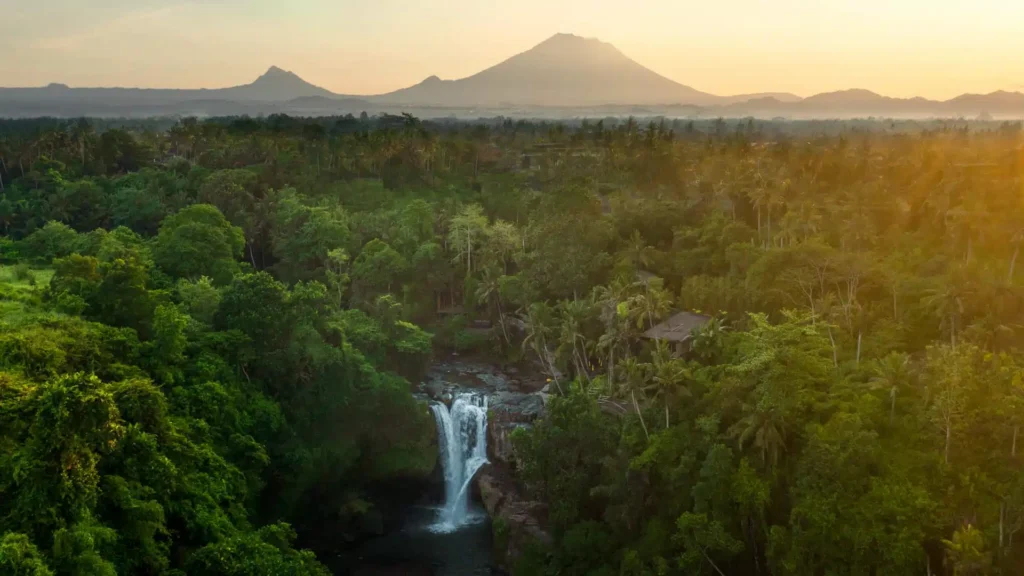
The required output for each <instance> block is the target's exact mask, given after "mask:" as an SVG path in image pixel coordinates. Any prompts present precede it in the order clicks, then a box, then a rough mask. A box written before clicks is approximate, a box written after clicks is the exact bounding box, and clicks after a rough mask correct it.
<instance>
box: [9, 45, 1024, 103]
mask: <svg viewBox="0 0 1024 576" xmlns="http://www.w3.org/2000/svg"><path fill="white" fill-rule="evenodd" d="M200 104H201V105H200ZM314 104H315V106H314V108H313V109H310V108H309V106H311V105H314ZM356 106H363V107H364V108H363V109H364V110H366V109H375V110H402V109H409V108H428V109H436V108H448V109H468V110H470V111H472V110H475V109H490V110H503V109H512V110H515V109H522V108H524V107H525V108H527V109H529V108H533V107H540V108H563V109H570V108H578V109H595V108H596V109H607V108H616V107H618V108H623V107H626V108H628V107H641V108H643V109H644V110H646V109H647V108H659V107H660V108H667V109H669V110H670V111H669V113H671V110H673V109H674V110H679V109H680V107H682V108H686V109H690V108H697V109H700V112H699V115H701V116H710V115H715V114H719V115H730V116H742V115H750V116H779V115H781V116H792V117H852V116H857V115H860V116H865V115H874V116H885V115H893V116H896V115H925V116H927V115H933V116H950V115H952V116H965V115H966V116H975V115H979V116H986V115H988V114H990V113H994V114H1002V115H1015V114H1018V115H1020V116H1024V94H1022V93H1020V92H1010V91H1004V90H998V91H995V92H991V93H989V94H971V93H965V94H961V95H959V96H956V97H954V98H951V99H949V100H945V101H940V100H931V99H927V98H921V97H914V98H892V97H888V96H883V95H881V94H878V93H876V92H873V91H870V90H865V89H861V88H852V89H848V90H837V91H831V92H823V93H820V94H814V95H811V96H808V97H806V98H801V97H800V96H797V95H795V94H789V93H785V92H766V93H755V94H741V95H735V96H718V95H715V94H710V93H708V92H703V91H700V90H697V89H695V88H693V87H690V86H687V85H684V84H681V83H679V82H676V81H674V80H672V79H670V78H667V77H665V76H663V75H661V74H658V73H657V72H655V71H653V70H650V69H648V68H646V67H644V66H642V65H641V64H639V63H637V62H636V61H634V60H632V59H630V58H629V57H628V56H627V55H625V54H624V53H623V52H621V51H620V50H619V49H618V48H616V47H615V46H614V45H612V44H610V43H607V42H603V41H601V40H599V39H597V38H584V37H581V36H576V35H574V34H564V33H560V34H555V35H554V36H551V37H550V38H548V39H546V40H544V41H543V42H541V43H539V44H537V45H535V46H533V47H532V48H530V49H528V50H525V51H523V52H520V53H518V54H515V55H513V56H511V57H509V58H507V59H505V60H503V61H501V62H498V63H497V64H495V65H493V66H490V67H488V68H486V69H484V70H481V71H480V72H477V73H476V74H473V75H471V76H467V77H465V78H459V79H453V80H444V79H441V78H439V77H438V76H436V75H431V76H428V77H427V78H425V79H424V80H422V81H421V82H419V83H417V84H414V85H412V86H408V87H405V88H401V89H399V90H395V91H392V92H388V93H385V94H378V95H367V96H351V95H343V94H337V93H334V92H332V91H330V90H327V89H326V88H323V87H320V86H316V85H314V84H311V83H309V82H307V81H305V80H304V79H302V78H301V77H300V76H298V75H297V74H295V73H294V72H291V71H288V70H285V69H283V68H279V67H278V66H270V67H269V68H268V69H267V71H266V72H264V73H263V74H262V75H260V76H259V77H257V78H256V79H255V80H254V81H252V82H250V83H248V84H243V85H238V86H230V87H225V88H212V89H209V88H201V89H168V88H102V87H69V86H68V85H66V84H61V83H57V82H54V83H51V84H48V85H47V86H43V87H28V88H0V116H3V115H13V116H24V115H26V114H35V115H55V116H76V115H90V114H116V112H117V111H118V110H119V109H123V110H125V111H126V112H130V113H132V114H143V115H145V114H189V113H210V114H213V113H216V114H223V113H225V112H230V111H232V110H235V111H236V112H235V113H256V114H262V113H274V112H279V111H283V112H289V111H291V112H293V113H304V112H310V113H317V114H320V113H325V114H329V113H336V112H338V111H340V110H348V109H351V108H353V107H356ZM654 113H656V112H652V114H654Z"/></svg>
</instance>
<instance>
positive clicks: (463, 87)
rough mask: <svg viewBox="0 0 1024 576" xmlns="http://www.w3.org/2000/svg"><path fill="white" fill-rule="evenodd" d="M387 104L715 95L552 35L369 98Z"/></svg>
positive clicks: (672, 100)
mask: <svg viewBox="0 0 1024 576" xmlns="http://www.w3.org/2000/svg"><path fill="white" fill-rule="evenodd" d="M373 100H374V101H375V102H381V103H389V104H426V105H434V106H482V107H483V106H502V105H532V106H600V105H605V104H636V105H652V104H715V103H719V102H721V99H720V98H719V97H718V96H714V95H712V94H708V93H706V92H700V91H699V90H695V89H693V88H690V87H689V86H684V85H682V84H679V83H677V82H674V81H672V80H669V79H668V78H665V77H664V76H661V75H659V74H657V73H655V72H653V71H651V70H648V69H647V68H644V67H643V66H641V65H640V64H637V63H636V62H634V61H633V60H631V59H629V58H628V57H627V56H626V55H625V54H623V53H622V52H619V50H618V49H617V48H615V47H614V46H612V45H611V44H607V43H605V42H601V41H600V40H596V39H593V38H581V37H579V36H575V35H572V34H556V35H555V36H552V37H551V38H549V39H547V40H545V41H544V42H541V43H540V44H538V45H537V46H534V47H533V48H531V49H530V50H527V51H526V52H523V53H521V54H517V55H516V56H513V57H511V58H509V59H508V60H505V61H504V62H501V63H500V64H498V65H496V66H493V67H491V68H488V69H487V70H484V71H483V72H480V73H478V74H474V75H473V76H470V77H468V78H463V79H461V80H441V79H439V78H437V77H436V76H431V77H430V78H427V79H426V80H424V81H423V82H421V83H419V84H417V85H415V86H412V87H409V88H405V89H403V90H398V91H396V92H392V93H390V94H384V95H382V96H377V97H375V98H373Z"/></svg>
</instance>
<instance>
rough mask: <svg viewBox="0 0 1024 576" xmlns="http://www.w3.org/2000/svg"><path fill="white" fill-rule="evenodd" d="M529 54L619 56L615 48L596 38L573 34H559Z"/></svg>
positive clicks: (534, 48)
mask: <svg viewBox="0 0 1024 576" xmlns="http://www.w3.org/2000/svg"><path fill="white" fill-rule="evenodd" d="M529 52H545V53H554V52H558V53H577V54H579V53H593V54H600V53H613V54H621V52H619V50H618V49H617V48H615V46H612V45H611V44H609V43H607V42H602V41H601V40H599V39H597V38H585V37H583V36H577V35H575V34H566V33H562V32H559V33H558V34H555V35H554V36H552V37H550V38H548V39H547V40H545V41H543V42H541V43H540V44H538V45H536V46H534V47H533V48H532V49H531V50H530V51H529Z"/></svg>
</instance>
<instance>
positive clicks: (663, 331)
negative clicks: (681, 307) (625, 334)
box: [644, 311, 711, 342]
mask: <svg viewBox="0 0 1024 576" xmlns="http://www.w3.org/2000/svg"><path fill="white" fill-rule="evenodd" d="M709 320H711V317H710V316H705V315H704V314H697V313H694V312H686V311H683V312H679V313H678V314H674V315H672V317H671V318H669V319H668V320H665V321H664V322H662V323H661V324H658V325H657V326H654V327H653V328H651V329H650V330H648V331H646V332H644V338H649V339H651V340H669V341H671V342H684V341H686V340H687V339H689V338H690V334H691V333H692V332H693V331H694V329H696V328H700V327H701V326H703V325H705V324H707V323H708V321H709Z"/></svg>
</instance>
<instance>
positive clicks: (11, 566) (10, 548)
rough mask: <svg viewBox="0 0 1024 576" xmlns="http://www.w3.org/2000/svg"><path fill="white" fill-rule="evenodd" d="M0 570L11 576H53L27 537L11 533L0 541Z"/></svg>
mask: <svg viewBox="0 0 1024 576" xmlns="http://www.w3.org/2000/svg"><path fill="white" fill-rule="evenodd" d="M0 568H2V569H3V573H4V574H10V575H11V576H53V571H52V570H50V569H49V568H48V567H47V566H46V562H45V561H44V560H43V557H42V555H41V554H40V553H39V550H38V549H37V548H36V547H35V545H34V544H32V542H31V541H30V540H29V539H28V536H25V535H24V534H16V533H13V532H8V533H6V534H4V535H3V538H2V539H0Z"/></svg>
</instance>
